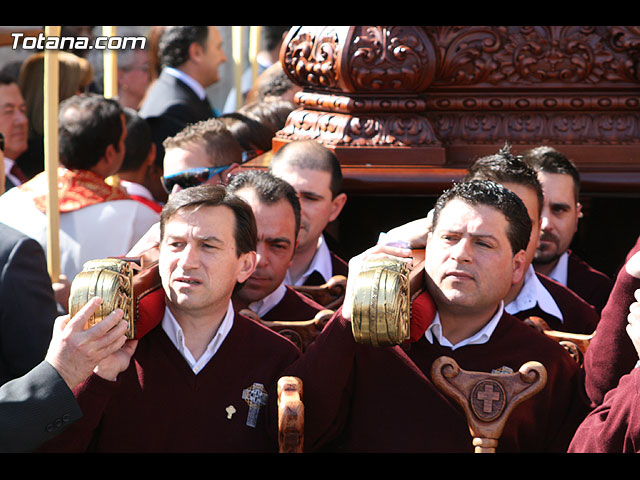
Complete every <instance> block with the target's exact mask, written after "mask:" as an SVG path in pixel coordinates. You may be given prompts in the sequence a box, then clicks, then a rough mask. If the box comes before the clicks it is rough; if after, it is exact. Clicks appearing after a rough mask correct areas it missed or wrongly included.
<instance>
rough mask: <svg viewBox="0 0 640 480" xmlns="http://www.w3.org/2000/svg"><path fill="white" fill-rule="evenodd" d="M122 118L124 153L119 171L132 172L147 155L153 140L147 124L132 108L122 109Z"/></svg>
mask: <svg viewBox="0 0 640 480" xmlns="http://www.w3.org/2000/svg"><path fill="white" fill-rule="evenodd" d="M124 118H125V120H126V122H127V138H126V139H125V148H126V152H125V155H124V160H123V162H122V167H121V168H120V170H121V171H123V172H133V171H136V170H138V169H139V168H140V166H141V165H142V164H143V162H144V161H145V159H146V158H147V155H149V151H150V150H151V146H152V145H153V138H152V136H151V127H149V124H148V123H147V121H146V120H145V119H144V118H142V117H141V116H140V115H138V112H136V111H135V110H134V109H133V108H129V107H127V108H124Z"/></svg>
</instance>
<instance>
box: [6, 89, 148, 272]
mask: <svg viewBox="0 0 640 480" xmlns="http://www.w3.org/2000/svg"><path fill="white" fill-rule="evenodd" d="M126 136H127V129H126V123H125V119H124V115H123V113H122V109H121V107H120V105H118V103H117V102H116V101H114V100H110V99H106V98H104V97H103V96H101V95H96V94H82V95H75V96H73V97H70V98H68V99H67V100H65V101H63V102H62V103H61V104H60V114H59V151H60V163H61V167H60V168H59V169H58V199H59V211H60V269H61V273H62V274H63V275H64V276H66V277H67V278H68V279H69V280H73V278H74V277H75V276H76V274H77V273H78V272H80V271H81V270H82V266H83V265H84V263H85V262H86V261H88V260H93V259H97V258H106V257H110V256H121V255H124V254H126V253H127V252H128V251H129V249H131V247H132V246H133V245H134V244H135V243H136V242H137V241H138V240H139V239H140V237H142V235H143V234H144V233H145V232H146V231H147V230H148V229H149V227H150V226H151V225H153V224H154V223H155V222H157V220H158V214H157V213H156V212H154V211H152V210H151V209H149V208H148V207H146V206H145V205H142V204H140V203H139V202H136V201H134V200H132V199H131V198H130V197H129V196H128V195H127V192H126V191H125V190H124V189H123V188H122V187H120V186H112V185H110V184H108V183H107V182H106V181H105V180H106V178H107V177H110V176H112V175H114V174H116V173H117V172H118V170H119V169H120V167H121V166H122V162H123V159H124V154H125V138H126ZM48 189H49V188H48V179H47V176H46V173H45V172H42V173H40V174H38V175H36V176H35V177H34V178H32V179H31V180H29V181H28V182H27V183H25V184H23V185H21V186H20V187H18V188H14V189H12V190H10V191H9V192H7V193H5V194H4V195H2V196H1V197H0V221H2V222H4V223H6V224H7V225H9V226H12V227H13V228H15V229H16V230H19V231H21V232H23V233H24V234H26V235H28V236H30V237H32V238H34V239H35V240H37V241H38V242H40V244H41V245H42V247H43V249H44V250H45V251H46V250H47V247H46V245H47V225H48V222H47V217H46V209H47V195H48Z"/></svg>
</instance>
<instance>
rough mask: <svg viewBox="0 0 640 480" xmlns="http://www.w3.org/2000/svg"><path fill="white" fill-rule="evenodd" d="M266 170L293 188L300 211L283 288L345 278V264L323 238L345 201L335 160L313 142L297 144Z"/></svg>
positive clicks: (283, 150) (285, 149) (275, 157)
mask: <svg viewBox="0 0 640 480" xmlns="http://www.w3.org/2000/svg"><path fill="white" fill-rule="evenodd" d="M269 170H270V171H271V173H273V174H274V175H275V176H277V177H280V178H282V179H284V180H286V181H287V182H288V183H290V184H291V185H292V186H293V188H294V189H295V190H296V192H298V196H299V198H300V206H301V209H302V217H301V224H300V235H299V236H300V241H299V244H298V248H297V249H296V254H295V257H294V259H293V263H292V264H291V267H290V268H289V272H288V275H287V284H289V285H322V284H324V283H326V282H327V281H329V279H330V278H331V277H333V276H335V275H344V276H347V274H348V265H347V263H346V262H345V261H344V260H342V259H341V258H340V257H339V256H338V255H337V254H336V252H335V251H334V250H335V249H332V248H331V247H332V246H331V245H329V244H328V241H329V239H330V237H329V236H328V235H325V234H324V232H325V230H326V229H327V226H328V225H329V224H330V223H331V222H333V221H334V220H336V219H337V218H338V216H339V215H340V212H342V209H343V208H344V205H345V203H346V201H347V195H346V193H344V192H343V191H342V171H341V169H340V162H339V161H338V158H337V157H336V156H335V155H334V153H333V152H332V151H331V150H329V149H328V148H326V147H324V146H323V145H321V144H320V143H318V142H316V141H315V140H299V141H295V142H291V143H289V144H287V145H285V146H284V147H282V148H281V149H280V150H278V151H277V152H276V153H275V154H274V155H273V158H272V159H271V162H270V164H269Z"/></svg>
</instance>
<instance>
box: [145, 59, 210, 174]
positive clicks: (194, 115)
mask: <svg viewBox="0 0 640 480" xmlns="http://www.w3.org/2000/svg"><path fill="white" fill-rule="evenodd" d="M139 113H140V116H141V117H142V118H144V119H146V120H147V122H148V123H149V126H150V127H151V131H152V135H153V141H154V143H155V144H156V147H157V148H158V153H157V156H156V159H157V161H158V160H159V162H160V163H161V162H162V158H164V148H163V147H162V142H163V141H164V139H165V138H167V137H172V136H174V135H175V134H176V133H178V132H180V131H181V130H182V129H184V127H186V126H187V125H188V124H190V123H196V122H200V121H202V120H208V119H209V118H212V117H213V116H214V115H213V109H212V108H211V105H210V104H209V100H208V99H206V98H205V99H204V100H200V98H199V97H198V96H197V95H196V93H195V92H194V91H193V90H192V89H191V88H190V87H189V86H188V85H187V84H186V83H184V82H182V81H181V80H179V79H177V78H175V77H174V76H172V75H170V74H168V73H167V72H166V71H164V70H163V71H162V73H160V76H159V77H158V79H157V80H156V81H155V82H154V83H153V85H152V86H151V88H150V89H149V92H148V94H147V96H146V98H145V100H144V102H143V104H142V106H141V107H140V112H139Z"/></svg>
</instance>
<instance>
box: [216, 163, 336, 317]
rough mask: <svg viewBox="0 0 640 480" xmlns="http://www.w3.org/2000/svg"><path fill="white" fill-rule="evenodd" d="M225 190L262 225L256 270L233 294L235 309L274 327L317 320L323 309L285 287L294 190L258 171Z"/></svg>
mask: <svg viewBox="0 0 640 480" xmlns="http://www.w3.org/2000/svg"><path fill="white" fill-rule="evenodd" d="M227 188H228V190H229V192H230V193H234V194H236V195H237V196H239V197H240V198H243V199H244V200H245V201H246V202H247V203H248V204H249V205H251V208H252V210H253V214H254V215H255V217H256V223H257V226H258V247H257V248H258V250H257V264H256V269H255V270H254V271H253V273H252V274H251V276H250V277H249V278H248V279H247V280H246V281H245V282H244V284H243V286H242V288H241V289H239V290H238V291H237V292H236V293H235V294H234V295H233V302H234V306H235V308H236V310H238V311H241V310H242V309H245V308H248V309H249V310H251V311H252V312H254V313H255V314H256V315H257V316H258V317H260V319H262V320H265V321H270V322H274V321H276V322H282V321H285V322H290V321H306V320H311V319H313V318H314V317H315V316H316V314H317V313H318V312H320V311H321V310H323V307H322V305H320V304H318V303H316V302H315V301H313V300H312V299H310V298H308V297H307V296H305V295H303V294H301V293H299V292H297V291H296V290H294V289H293V288H292V287H291V286H289V285H286V284H285V276H286V274H287V269H288V268H289V266H290V265H291V262H292V261H293V256H294V254H295V250H296V245H297V244H298V231H299V226H300V202H299V200H298V196H297V195H296V191H295V190H294V189H293V187H292V186H291V185H289V184H288V183H287V182H285V181H284V180H282V179H281V178H278V177H275V176H273V175H272V174H270V173H269V172H265V171H260V170H248V171H245V172H242V173H239V174H237V175H235V176H234V177H233V179H232V180H231V182H230V183H229V185H228V187H227Z"/></svg>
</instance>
